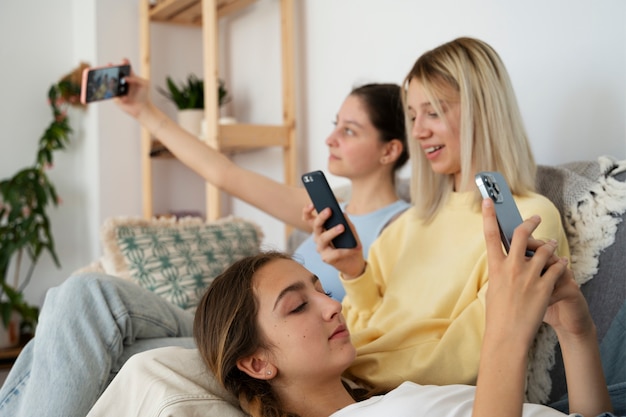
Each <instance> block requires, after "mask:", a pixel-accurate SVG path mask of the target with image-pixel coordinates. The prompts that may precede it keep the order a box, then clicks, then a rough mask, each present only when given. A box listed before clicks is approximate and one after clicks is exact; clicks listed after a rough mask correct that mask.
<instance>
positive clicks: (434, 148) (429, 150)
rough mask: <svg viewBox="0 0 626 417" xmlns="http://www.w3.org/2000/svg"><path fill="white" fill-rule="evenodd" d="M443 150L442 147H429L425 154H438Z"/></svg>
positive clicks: (425, 149)
mask: <svg viewBox="0 0 626 417" xmlns="http://www.w3.org/2000/svg"><path fill="white" fill-rule="evenodd" d="M441 148H443V146H442V145H435V146H429V147H428V148H424V152H426V153H427V154H429V153H433V152H437V151H438V150H439V149H441Z"/></svg>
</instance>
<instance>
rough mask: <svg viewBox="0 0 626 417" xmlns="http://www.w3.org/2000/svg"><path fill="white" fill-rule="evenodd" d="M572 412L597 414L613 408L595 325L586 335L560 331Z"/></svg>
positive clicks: (585, 414)
mask: <svg viewBox="0 0 626 417" xmlns="http://www.w3.org/2000/svg"><path fill="white" fill-rule="evenodd" d="M557 335H558V337H559V342H560V345H561V351H562V352H563V363H564V365H565V374H566V379H567V391H568V397H569V409H570V413H578V414H582V415H583V416H596V415H599V414H600V413H602V412H606V411H609V412H610V411H612V409H613V408H612V406H611V400H610V398H609V393H608V390H607V386H606V380H605V378H604V372H603V371H602V363H601V361H600V350H599V348H598V343H597V341H596V329H595V326H593V327H592V328H591V329H590V331H589V332H588V333H587V334H585V335H564V334H559V333H558V331H557Z"/></svg>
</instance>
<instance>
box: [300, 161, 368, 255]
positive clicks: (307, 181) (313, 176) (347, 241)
mask: <svg viewBox="0 0 626 417" xmlns="http://www.w3.org/2000/svg"><path fill="white" fill-rule="evenodd" d="M302 183H303V184H304V188H306V190H307V192H308V193H309V197H311V201H313V206H315V210H317V212H318V213H319V212H320V211H322V210H324V209H325V208H326V207H330V210H331V211H332V214H331V216H330V218H328V220H326V222H325V223H324V228H326V229H330V228H332V227H334V226H336V225H338V224H343V226H344V228H345V231H344V232H343V233H341V234H340V235H339V236H337V237H336V238H334V239H333V246H334V247H335V248H354V247H356V238H355V237H354V235H353V234H352V230H350V226H349V225H348V222H347V221H346V218H345V216H344V215H343V212H342V211H341V208H340V207H339V203H337V199H336V198H335V194H333V191H332V190H331V188H330V185H328V181H327V180H326V176H325V175H324V173H323V172H322V171H313V172H308V173H306V174H304V175H302Z"/></svg>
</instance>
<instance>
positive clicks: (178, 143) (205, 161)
mask: <svg viewBox="0 0 626 417" xmlns="http://www.w3.org/2000/svg"><path fill="white" fill-rule="evenodd" d="M137 120H138V121H139V123H140V124H141V125H142V126H143V127H144V128H146V129H147V130H148V131H149V132H150V133H151V134H152V135H153V136H154V137H156V138H157V139H159V141H161V143H162V144H163V145H164V146H165V147H167V149H168V150H169V151H170V152H171V153H172V154H173V155H174V156H175V157H176V158H177V159H178V160H180V161H181V162H182V163H184V164H185V165H186V166H188V167H189V168H191V169H192V170H193V171H195V172H196V173H198V174H199V175H201V176H202V177H204V178H205V179H206V180H207V181H208V182H210V183H211V184H213V185H215V186H216V187H218V188H223V187H224V185H225V182H226V178H227V173H228V170H229V169H230V166H231V165H234V164H233V163H232V162H231V161H230V160H229V159H228V158H226V157H225V156H224V155H223V154H222V153H220V152H218V151H217V150H215V149H213V148H211V147H210V146H206V144H205V143H204V142H202V141H200V140H199V139H198V138H197V137H195V136H193V135H192V134H191V133H189V132H187V131H186V130H185V129H183V128H182V127H180V126H179V125H178V124H177V123H175V122H174V121H173V120H171V119H170V118H169V117H168V116H167V115H165V113H163V112H162V111H161V110H159V109H158V108H157V107H155V106H154V105H152V104H148V105H146V106H145V107H144V108H143V109H142V111H141V112H140V113H139V115H138V116H137ZM205 166H210V167H211V168H210V169H205V168H204V167H205Z"/></svg>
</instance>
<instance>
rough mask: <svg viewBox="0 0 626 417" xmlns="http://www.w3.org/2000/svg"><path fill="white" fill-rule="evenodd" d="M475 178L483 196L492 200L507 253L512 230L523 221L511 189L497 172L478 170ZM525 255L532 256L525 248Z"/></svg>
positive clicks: (509, 247) (509, 248) (511, 238)
mask: <svg viewBox="0 0 626 417" xmlns="http://www.w3.org/2000/svg"><path fill="white" fill-rule="evenodd" d="M475 179H476V185H478V189H479V190H480V194H482V196H483V198H491V199H492V200H493V202H494V207H495V209H496V217H497V219H498V226H499V228H500V239H501V240H502V244H503V245H504V249H505V250H506V252H507V253H509V251H510V250H511V242H512V240H513V232H514V231H515V228H516V227H517V226H519V225H520V224H521V223H522V221H523V220H522V216H521V215H520V212H519V210H518V208H517V205H516V204H515V200H514V199H513V195H512V194H511V190H510V189H509V186H508V185H507V183H506V181H505V179H504V177H503V176H502V174H500V173H499V172H488V171H485V172H479V173H478V174H476V177H475ZM526 256H528V257H530V256H533V252H532V251H530V250H526Z"/></svg>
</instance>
